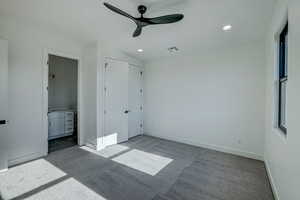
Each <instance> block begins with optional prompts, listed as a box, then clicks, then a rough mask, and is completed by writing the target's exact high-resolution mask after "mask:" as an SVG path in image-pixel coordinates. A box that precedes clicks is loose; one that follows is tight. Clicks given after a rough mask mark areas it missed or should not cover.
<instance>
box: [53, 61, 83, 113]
mask: <svg viewBox="0 0 300 200" xmlns="http://www.w3.org/2000/svg"><path fill="white" fill-rule="evenodd" d="M49 74H50V75H51V77H50V78H49V82H48V96H49V101H48V105H49V106H48V107H49V109H50V110H51V109H59V108H62V109H74V110H77V91H78V61H77V60H74V59H68V58H64V57H60V56H54V55H50V56H49ZM52 75H53V76H54V77H52Z"/></svg>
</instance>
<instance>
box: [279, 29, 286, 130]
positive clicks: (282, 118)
mask: <svg viewBox="0 0 300 200" xmlns="http://www.w3.org/2000/svg"><path fill="white" fill-rule="evenodd" d="M278 72H279V73H278V75H279V77H278V78H279V79H278V80H279V87H278V89H279V92H278V98H279V99H278V127H279V128H280V129H281V130H282V131H283V132H284V133H285V134H287V123H286V121H287V82H288V24H287V25H286V26H285V27H284V29H283V31H282V32H281V33H280V41H279V70H278Z"/></svg>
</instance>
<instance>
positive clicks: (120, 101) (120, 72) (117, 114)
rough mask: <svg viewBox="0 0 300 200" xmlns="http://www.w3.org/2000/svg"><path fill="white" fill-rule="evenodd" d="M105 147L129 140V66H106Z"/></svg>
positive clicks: (116, 63)
mask: <svg viewBox="0 0 300 200" xmlns="http://www.w3.org/2000/svg"><path fill="white" fill-rule="evenodd" d="M104 82H105V88H104V93H105V94H104V96H105V102H104V104H105V110H104V146H108V145H113V144H117V143H121V142H125V141H127V140H128V113H129V111H128V64H127V63H125V62H121V61H116V60H107V62H106V64H105V81H104Z"/></svg>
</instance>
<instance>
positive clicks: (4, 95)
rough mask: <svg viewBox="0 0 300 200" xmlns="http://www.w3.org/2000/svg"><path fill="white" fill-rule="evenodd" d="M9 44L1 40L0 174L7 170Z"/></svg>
mask: <svg viewBox="0 0 300 200" xmlns="http://www.w3.org/2000/svg"><path fill="white" fill-rule="evenodd" d="M7 60H8V43H7V41H4V40H0V172H2V171H5V170H7V148H8V147H7V137H8V132H7V120H8V108H7V107H8V89H7V86H8V61H7Z"/></svg>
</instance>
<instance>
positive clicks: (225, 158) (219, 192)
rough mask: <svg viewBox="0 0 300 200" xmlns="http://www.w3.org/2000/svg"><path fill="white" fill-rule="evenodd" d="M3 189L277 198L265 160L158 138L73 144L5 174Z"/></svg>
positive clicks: (219, 199)
mask: <svg viewBox="0 0 300 200" xmlns="http://www.w3.org/2000/svg"><path fill="white" fill-rule="evenodd" d="M0 194H1V195H2V198H3V199H4V200H8V199H30V200H33V199H38V200H44V199H45V200H48V199H49V200H63V199H70V200H82V199H84V200H90V199H91V200H274V198H273V195H272V191H271V188H270V184H269V181H268V178H267V173H266V169H265V166H264V163H263V162H261V161H257V160H252V159H247V158H243V157H239V156H234V155H230V154H225V153H221V152H217V151H212V150H208V149H204V148H199V147H194V146H190V145H185V144H180V143H176V142H171V141H167V140H162V139H158V138H154V137H148V136H139V137H136V138H133V139H131V140H129V141H128V142H126V143H123V144H119V145H113V146H110V147H108V148H106V149H104V150H102V151H99V152H97V151H94V150H91V149H89V148H87V147H77V146H76V147H71V148H67V149H63V150H60V151H55V152H53V153H51V154H49V156H47V157H45V158H41V159H38V160H35V161H31V162H28V163H24V164H22V165H18V166H15V167H13V168H11V169H10V170H9V171H8V172H6V173H4V174H0Z"/></svg>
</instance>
